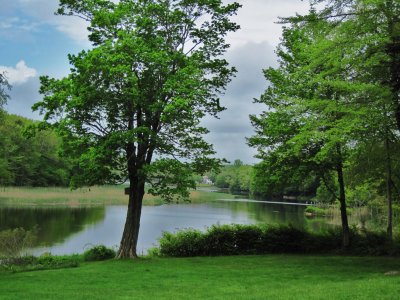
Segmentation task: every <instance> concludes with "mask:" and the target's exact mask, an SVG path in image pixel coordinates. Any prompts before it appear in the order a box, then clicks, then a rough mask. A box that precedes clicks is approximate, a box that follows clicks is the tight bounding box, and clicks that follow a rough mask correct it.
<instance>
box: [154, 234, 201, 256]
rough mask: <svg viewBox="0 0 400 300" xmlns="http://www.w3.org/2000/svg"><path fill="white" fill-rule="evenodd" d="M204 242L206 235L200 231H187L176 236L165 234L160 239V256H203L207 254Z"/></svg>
mask: <svg viewBox="0 0 400 300" xmlns="http://www.w3.org/2000/svg"><path fill="white" fill-rule="evenodd" d="M204 242H205V239H204V235H203V234H202V233H201V232H200V231H199V230H194V229H186V230H182V231H178V232H177V233H176V234H172V233H170V232H163V234H162V237H161V238H160V239H159V244H160V253H159V254H160V255H161V256H178V257H185V256H201V255H204V254H205V253H204V252H205V244H204ZM153 254H155V252H154V253H153Z"/></svg>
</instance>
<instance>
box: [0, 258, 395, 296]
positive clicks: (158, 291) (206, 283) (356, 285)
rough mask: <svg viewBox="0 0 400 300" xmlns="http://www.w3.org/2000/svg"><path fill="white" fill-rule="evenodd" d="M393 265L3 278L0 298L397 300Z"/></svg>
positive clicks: (254, 265) (220, 262) (112, 270)
mask: <svg viewBox="0 0 400 300" xmlns="http://www.w3.org/2000/svg"><path fill="white" fill-rule="evenodd" d="M399 271H400V263H399V260H398V259H396V258H371V257H339V256H297V255H296V256H295V255H268V256H231V257H201V258H200V257H195V258H165V259H140V260H136V261H131V260H127V261H115V260H111V261H105V262H95V263H83V264H81V266H80V267H78V268H69V269H58V270H45V271H36V272H23V273H14V274H12V273H5V272H3V273H2V272H0V282H1V284H0V295H1V296H0V298H1V299H57V298H59V299H335V300H336V299H398V297H399V294H400V275H399V273H398V272H399Z"/></svg>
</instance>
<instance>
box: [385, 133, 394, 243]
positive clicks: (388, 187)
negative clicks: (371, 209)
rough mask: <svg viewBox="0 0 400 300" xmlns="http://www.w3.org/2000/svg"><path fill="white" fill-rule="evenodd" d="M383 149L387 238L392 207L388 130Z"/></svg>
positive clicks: (390, 225)
mask: <svg viewBox="0 0 400 300" xmlns="http://www.w3.org/2000/svg"><path fill="white" fill-rule="evenodd" d="M385 151H386V197H387V206H388V220H387V235H388V238H389V240H390V241H391V240H392V237H393V208H392V202H393V200H392V198H393V197H392V163H391V157H390V144H389V137H388V132H387V133H386V138H385Z"/></svg>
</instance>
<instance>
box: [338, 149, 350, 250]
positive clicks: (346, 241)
mask: <svg viewBox="0 0 400 300" xmlns="http://www.w3.org/2000/svg"><path fill="white" fill-rule="evenodd" d="M337 154H338V162H337V165H336V172H337V176H338V177H337V179H338V183H339V202H340V216H341V220H342V246H343V249H347V248H348V247H349V245H350V229H349V222H348V219H347V211H346V192H345V186H344V178H343V161H342V152H341V147H340V145H337Z"/></svg>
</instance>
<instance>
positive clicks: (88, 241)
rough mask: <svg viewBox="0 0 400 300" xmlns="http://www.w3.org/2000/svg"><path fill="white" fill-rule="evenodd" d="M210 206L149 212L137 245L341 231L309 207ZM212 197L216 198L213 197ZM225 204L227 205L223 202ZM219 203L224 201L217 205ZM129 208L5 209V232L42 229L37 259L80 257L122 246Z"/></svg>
mask: <svg viewBox="0 0 400 300" xmlns="http://www.w3.org/2000/svg"><path fill="white" fill-rule="evenodd" d="M210 194H214V195H213V199H212V200H211V201H208V202H206V203H192V204H179V205H177V204H170V205H162V206H145V207H143V210H142V221H141V228H140V235H139V242H138V250H139V252H142V253H145V252H146V251H147V249H148V248H150V247H152V246H154V245H155V244H156V243H157V240H158V238H160V236H161V234H162V232H163V231H171V232H175V231H177V230H179V229H184V228H195V229H200V230H205V229H206V228H207V227H209V226H211V225H213V224H232V223H236V224H255V223H261V224H281V225H289V224H291V225H292V226H294V227H296V228H299V229H301V228H304V229H307V230H314V231H319V230H321V229H325V228H331V227H333V226H338V225H340V222H339V223H337V224H336V223H335V222H333V221H334V220H335V218H333V219H326V218H311V219H310V218H306V217H305V216H304V209H305V206H302V205H288V204H277V203H265V202H259V201H252V200H238V199H226V198H225V197H224V196H222V195H220V196H218V197H215V193H210ZM209 197H211V196H209ZM222 198H225V199H224V201H221V199H222ZM218 199H219V200H218ZM126 209H127V208H126V206H105V207H80V208H38V207H31V208H9V207H0V230H4V229H9V228H16V227H23V228H25V229H28V230H29V229H31V228H33V227H34V226H35V225H38V226H39V228H40V231H39V243H40V244H41V247H40V248H37V249H36V250H35V252H34V253H35V254H41V253H43V252H48V251H49V252H52V253H53V254H70V253H81V252H83V251H84V250H85V249H86V248H87V247H88V246H90V245H97V244H104V245H106V246H109V247H114V246H117V245H118V244H119V242H120V238H121V236H122V230H123V226H124V222H125V217H126Z"/></svg>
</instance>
